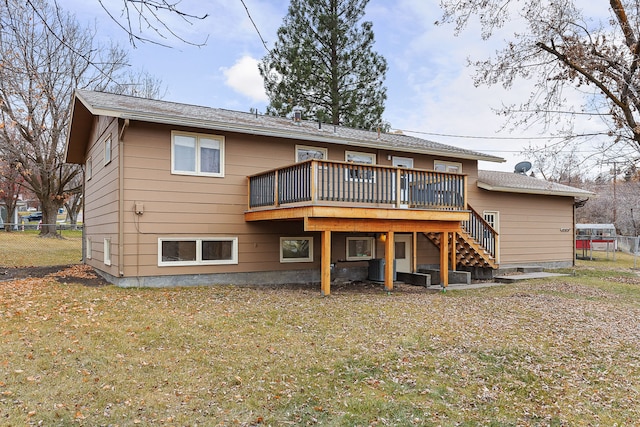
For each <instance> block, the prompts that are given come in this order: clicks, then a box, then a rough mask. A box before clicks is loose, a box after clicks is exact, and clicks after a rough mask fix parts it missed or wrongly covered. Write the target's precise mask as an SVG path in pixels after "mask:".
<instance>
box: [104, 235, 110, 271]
mask: <svg viewBox="0 0 640 427" xmlns="http://www.w3.org/2000/svg"><path fill="white" fill-rule="evenodd" d="M103 254H104V264H105V265H111V237H105V238H104V252H103Z"/></svg>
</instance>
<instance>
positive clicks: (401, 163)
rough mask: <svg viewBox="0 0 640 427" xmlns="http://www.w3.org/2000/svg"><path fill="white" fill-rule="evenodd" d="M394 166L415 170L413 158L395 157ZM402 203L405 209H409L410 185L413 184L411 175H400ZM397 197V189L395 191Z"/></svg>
mask: <svg viewBox="0 0 640 427" xmlns="http://www.w3.org/2000/svg"><path fill="white" fill-rule="evenodd" d="M392 162H393V163H392V164H393V166H394V167H398V168H407V169H413V159H412V158H411V157H398V156H393V159H392ZM400 180H401V181H400V202H401V205H402V206H404V207H408V204H409V183H410V182H411V175H410V174H402V175H400ZM394 196H395V189H394Z"/></svg>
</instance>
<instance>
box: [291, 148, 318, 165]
mask: <svg viewBox="0 0 640 427" xmlns="http://www.w3.org/2000/svg"><path fill="white" fill-rule="evenodd" d="M312 159H316V160H324V150H320V149H313V148H298V159H297V160H298V161H299V162H304V161H305V160H312Z"/></svg>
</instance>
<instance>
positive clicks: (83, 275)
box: [0, 265, 110, 286]
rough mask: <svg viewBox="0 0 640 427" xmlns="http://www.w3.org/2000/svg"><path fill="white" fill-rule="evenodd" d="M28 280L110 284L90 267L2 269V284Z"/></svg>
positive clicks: (94, 284)
mask: <svg viewBox="0 0 640 427" xmlns="http://www.w3.org/2000/svg"><path fill="white" fill-rule="evenodd" d="M27 278H48V279H53V280H55V281H57V282H59V283H79V284H81V285H85V286H106V285H109V284H110V283H109V282H107V281H106V280H104V279H103V278H102V277H101V276H99V275H98V274H96V272H95V271H93V269H92V268H91V267H89V266H88V265H56V266H46V267H20V268H8V267H0V282H8V281H12V280H21V279H27Z"/></svg>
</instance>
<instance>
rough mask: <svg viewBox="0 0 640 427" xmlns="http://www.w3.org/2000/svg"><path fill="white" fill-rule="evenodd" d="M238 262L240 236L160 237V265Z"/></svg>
mask: <svg viewBox="0 0 640 427" xmlns="http://www.w3.org/2000/svg"><path fill="white" fill-rule="evenodd" d="M237 263H238V238H237V237H214V238H178V239H158V266H161V267H162V266H183V265H224V264H237Z"/></svg>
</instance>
